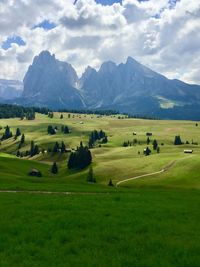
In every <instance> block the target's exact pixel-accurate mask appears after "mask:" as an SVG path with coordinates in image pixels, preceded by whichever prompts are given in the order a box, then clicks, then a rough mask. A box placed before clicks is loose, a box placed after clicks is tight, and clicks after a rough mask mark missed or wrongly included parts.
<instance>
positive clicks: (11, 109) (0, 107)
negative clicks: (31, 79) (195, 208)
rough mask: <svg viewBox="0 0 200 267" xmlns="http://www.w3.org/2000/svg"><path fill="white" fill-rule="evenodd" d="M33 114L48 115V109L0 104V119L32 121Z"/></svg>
mask: <svg viewBox="0 0 200 267" xmlns="http://www.w3.org/2000/svg"><path fill="white" fill-rule="evenodd" d="M35 112H38V113H41V114H48V112H49V109H48V108H45V107H43V108H37V107H22V106H17V105H9V104H0V119H7V118H24V117H27V119H34V114H35Z"/></svg>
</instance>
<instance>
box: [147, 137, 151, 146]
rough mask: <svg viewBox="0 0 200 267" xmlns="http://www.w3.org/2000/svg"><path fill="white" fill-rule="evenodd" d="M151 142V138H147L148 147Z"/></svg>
mask: <svg viewBox="0 0 200 267" xmlns="http://www.w3.org/2000/svg"><path fill="white" fill-rule="evenodd" d="M150 142H151V140H150V138H149V137H147V145H149V144H150Z"/></svg>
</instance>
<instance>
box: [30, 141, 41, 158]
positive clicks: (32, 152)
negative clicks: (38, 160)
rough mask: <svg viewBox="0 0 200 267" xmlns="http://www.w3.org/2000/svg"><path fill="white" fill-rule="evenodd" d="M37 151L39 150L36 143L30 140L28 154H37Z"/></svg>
mask: <svg viewBox="0 0 200 267" xmlns="http://www.w3.org/2000/svg"><path fill="white" fill-rule="evenodd" d="M39 153H40V151H39V147H38V145H35V143H34V141H31V148H30V152H29V155H30V156H31V157H33V156H35V155H37V154H39Z"/></svg>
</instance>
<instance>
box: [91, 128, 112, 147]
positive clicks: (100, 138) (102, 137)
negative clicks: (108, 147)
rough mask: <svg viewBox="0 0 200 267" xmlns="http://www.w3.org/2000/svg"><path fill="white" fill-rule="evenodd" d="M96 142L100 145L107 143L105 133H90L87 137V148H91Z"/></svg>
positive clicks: (95, 131)
mask: <svg viewBox="0 0 200 267" xmlns="http://www.w3.org/2000/svg"><path fill="white" fill-rule="evenodd" d="M97 140H98V141H100V143H102V144H105V143H107V142H108V138H107V136H106V133H105V132H104V131H102V130H100V131H99V132H98V131H97V130H94V131H92V132H91V134H90V136H89V142H88V144H89V148H92V147H93V146H94V145H95V142H96V141H97Z"/></svg>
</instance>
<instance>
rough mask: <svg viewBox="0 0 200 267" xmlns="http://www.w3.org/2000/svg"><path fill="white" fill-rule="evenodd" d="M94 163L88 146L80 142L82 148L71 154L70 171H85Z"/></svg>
mask: <svg viewBox="0 0 200 267" xmlns="http://www.w3.org/2000/svg"><path fill="white" fill-rule="evenodd" d="M91 162H92V154H91V152H90V150H89V148H88V147H87V146H84V145H83V143H82V142H80V146H79V147H77V149H76V150H75V151H73V152H71V154H70V156H69V160H68V164H67V165H68V168H69V169H84V168H85V167H87V166H88V165H90V163H91Z"/></svg>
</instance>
